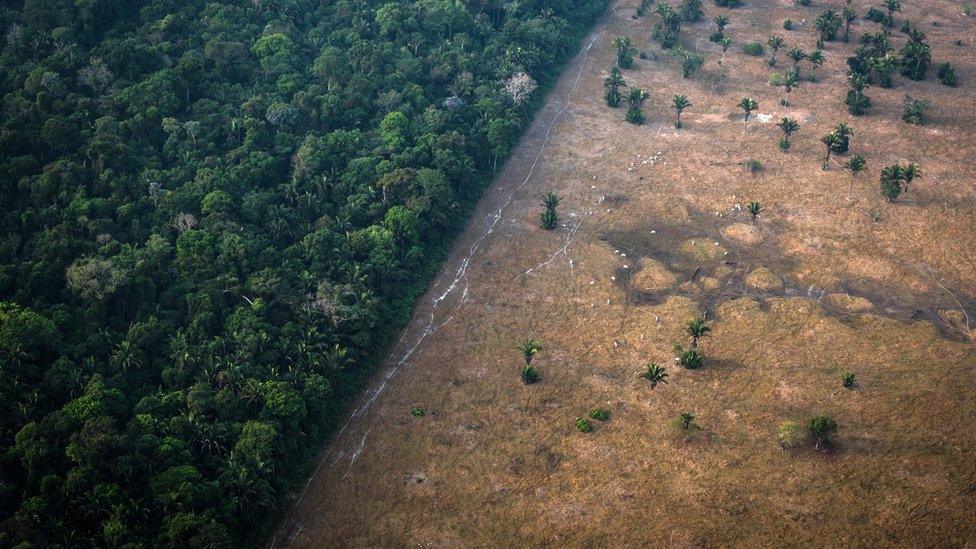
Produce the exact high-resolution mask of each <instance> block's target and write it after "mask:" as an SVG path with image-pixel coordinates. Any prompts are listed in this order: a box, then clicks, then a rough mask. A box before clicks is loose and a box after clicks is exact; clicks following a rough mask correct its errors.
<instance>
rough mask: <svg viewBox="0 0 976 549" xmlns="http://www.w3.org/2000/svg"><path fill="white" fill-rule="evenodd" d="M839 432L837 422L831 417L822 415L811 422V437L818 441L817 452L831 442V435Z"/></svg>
mask: <svg viewBox="0 0 976 549" xmlns="http://www.w3.org/2000/svg"><path fill="white" fill-rule="evenodd" d="M836 432H837V422H836V421H834V418H832V417H831V416H829V415H826V414H820V415H819V416H817V417H815V418H813V419H811V420H810V436H811V437H813V440H815V441H816V447H817V450H820V449H821V448H822V447H823V445H824V443H826V442H830V435H832V434H834V433H836Z"/></svg>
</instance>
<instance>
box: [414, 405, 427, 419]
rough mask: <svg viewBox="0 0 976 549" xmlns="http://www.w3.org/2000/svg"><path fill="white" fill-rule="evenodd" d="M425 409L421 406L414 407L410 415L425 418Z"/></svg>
mask: <svg viewBox="0 0 976 549" xmlns="http://www.w3.org/2000/svg"><path fill="white" fill-rule="evenodd" d="M424 413H425V412H424V409H423V408H421V407H420V406H414V407H413V408H411V409H410V415H412V416H413V417H424Z"/></svg>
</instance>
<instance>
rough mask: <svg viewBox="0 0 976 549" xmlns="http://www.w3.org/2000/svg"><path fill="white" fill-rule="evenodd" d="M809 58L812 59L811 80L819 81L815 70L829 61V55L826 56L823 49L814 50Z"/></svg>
mask: <svg viewBox="0 0 976 549" xmlns="http://www.w3.org/2000/svg"><path fill="white" fill-rule="evenodd" d="M807 60H808V61H810V80H813V81H814V82H816V81H817V75H816V74H815V71H816V70H817V67H819V66H820V65H823V64H824V63H825V62H826V61H827V57H826V56H824V52H823V50H813V53H811V54H810V55H808V56H807Z"/></svg>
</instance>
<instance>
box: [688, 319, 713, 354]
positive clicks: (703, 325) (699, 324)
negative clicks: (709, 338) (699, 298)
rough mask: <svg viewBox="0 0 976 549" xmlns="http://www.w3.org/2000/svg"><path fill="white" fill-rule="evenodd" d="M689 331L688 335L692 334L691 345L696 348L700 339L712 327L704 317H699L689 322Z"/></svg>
mask: <svg viewBox="0 0 976 549" xmlns="http://www.w3.org/2000/svg"><path fill="white" fill-rule="evenodd" d="M687 331H688V335H690V336H691V347H692V348H693V349H695V348H697V347H698V340H699V339H700V338H702V337H704V336H705V335H707V334H708V332H711V331H712V328H711V327H709V325H708V323H707V322H705V319H704V318H698V319H695V320H692V321H691V322H689V323H688V328H687Z"/></svg>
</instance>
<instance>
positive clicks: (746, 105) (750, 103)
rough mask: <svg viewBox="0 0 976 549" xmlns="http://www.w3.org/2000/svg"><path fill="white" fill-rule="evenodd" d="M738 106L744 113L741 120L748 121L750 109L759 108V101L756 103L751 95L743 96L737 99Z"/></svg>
mask: <svg viewBox="0 0 976 549" xmlns="http://www.w3.org/2000/svg"><path fill="white" fill-rule="evenodd" d="M739 108H741V109H742V110H743V111H745V113H746V118H745V120H743V122H748V121H749V115H750V114H752V111H754V110H756V109H758V108H759V103H757V102H756V100H755V99H753V98H751V97H743V98H742V101H739Z"/></svg>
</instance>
